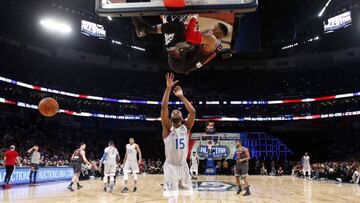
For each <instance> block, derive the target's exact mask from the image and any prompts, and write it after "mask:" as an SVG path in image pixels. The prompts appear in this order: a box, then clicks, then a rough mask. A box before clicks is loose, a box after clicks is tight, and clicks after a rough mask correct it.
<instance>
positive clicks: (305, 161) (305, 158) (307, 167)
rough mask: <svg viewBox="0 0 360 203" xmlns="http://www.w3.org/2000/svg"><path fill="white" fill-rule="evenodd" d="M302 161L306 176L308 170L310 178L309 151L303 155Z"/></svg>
mask: <svg viewBox="0 0 360 203" xmlns="http://www.w3.org/2000/svg"><path fill="white" fill-rule="evenodd" d="M301 162H302V165H303V174H304V178H306V172H307V174H308V176H309V178H311V167H310V157H309V155H308V153H307V152H305V155H304V156H303V157H302V160H301Z"/></svg>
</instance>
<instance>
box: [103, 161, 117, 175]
mask: <svg viewBox="0 0 360 203" xmlns="http://www.w3.org/2000/svg"><path fill="white" fill-rule="evenodd" d="M116 167H117V165H116V163H113V164H106V163H105V164H104V174H105V175H108V176H115V174H116Z"/></svg>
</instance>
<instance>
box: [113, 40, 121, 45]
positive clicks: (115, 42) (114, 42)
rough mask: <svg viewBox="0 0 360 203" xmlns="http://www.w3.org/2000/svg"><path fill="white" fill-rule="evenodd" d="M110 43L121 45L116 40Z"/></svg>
mask: <svg viewBox="0 0 360 203" xmlns="http://www.w3.org/2000/svg"><path fill="white" fill-rule="evenodd" d="M111 43H113V44H116V45H122V43H121V42H119V41H117V40H111Z"/></svg>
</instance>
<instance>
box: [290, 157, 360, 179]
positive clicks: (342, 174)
mask: <svg viewBox="0 0 360 203" xmlns="http://www.w3.org/2000/svg"><path fill="white" fill-rule="evenodd" d="M292 175H295V176H299V177H308V174H306V175H304V172H303V171H302V166H301V164H296V165H294V167H293V169H292ZM310 178H311V179H313V180H329V181H337V182H345V183H354V184H360V182H359V180H360V165H359V161H329V162H324V163H313V164H311V174H310Z"/></svg>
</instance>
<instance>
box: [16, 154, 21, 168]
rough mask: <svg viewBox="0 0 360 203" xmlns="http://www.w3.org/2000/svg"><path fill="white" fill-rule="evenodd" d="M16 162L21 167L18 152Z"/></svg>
mask: <svg viewBox="0 0 360 203" xmlns="http://www.w3.org/2000/svg"><path fill="white" fill-rule="evenodd" d="M16 163H17V164H18V165H19V166H20V167H21V160H20V156H19V154H18V153H16Z"/></svg>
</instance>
